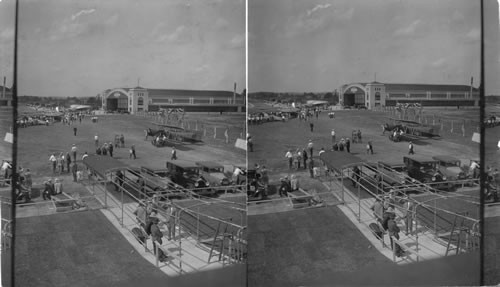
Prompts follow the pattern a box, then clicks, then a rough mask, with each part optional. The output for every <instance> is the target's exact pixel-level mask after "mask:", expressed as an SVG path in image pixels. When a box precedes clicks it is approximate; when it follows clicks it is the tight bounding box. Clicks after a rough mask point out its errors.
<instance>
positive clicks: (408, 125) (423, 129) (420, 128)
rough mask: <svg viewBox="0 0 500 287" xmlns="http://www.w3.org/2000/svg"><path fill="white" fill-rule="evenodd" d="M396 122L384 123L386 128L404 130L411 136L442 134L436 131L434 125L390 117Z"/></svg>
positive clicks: (420, 136)
mask: <svg viewBox="0 0 500 287" xmlns="http://www.w3.org/2000/svg"><path fill="white" fill-rule="evenodd" d="M389 119H391V120H392V121H393V122H395V124H392V125H391V124H388V123H386V124H384V125H383V126H384V130H386V131H393V130H394V129H396V128H397V129H398V130H403V131H404V132H405V134H406V135H407V136H409V137H410V138H414V139H418V138H433V137H439V136H440V135H439V134H438V133H436V132H435V130H436V128H435V127H434V126H432V125H425V124H422V123H419V122H415V121H409V120H400V119H395V118H389Z"/></svg>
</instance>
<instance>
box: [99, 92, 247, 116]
mask: <svg viewBox="0 0 500 287" xmlns="http://www.w3.org/2000/svg"><path fill="white" fill-rule="evenodd" d="M101 98H102V106H103V109H104V110H107V111H127V112H129V113H131V114H135V113H136V112H140V111H158V110H159V109H160V108H163V109H167V108H182V109H184V110H185V111H186V112H244V111H245V103H246V100H245V98H244V97H243V96H242V95H240V94H238V93H233V92H230V91H203V90H170V89H147V88H142V87H135V88H115V89H109V90H106V91H104V92H103V93H102V97H101Z"/></svg>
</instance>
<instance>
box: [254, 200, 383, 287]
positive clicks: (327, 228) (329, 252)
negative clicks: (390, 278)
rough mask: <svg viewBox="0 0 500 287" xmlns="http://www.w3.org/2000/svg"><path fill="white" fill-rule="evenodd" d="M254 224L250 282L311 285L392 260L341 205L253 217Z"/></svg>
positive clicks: (263, 284) (266, 284)
mask: <svg viewBox="0 0 500 287" xmlns="http://www.w3.org/2000/svg"><path fill="white" fill-rule="evenodd" d="M248 228H249V238H248V242H249V245H248V285H249V286H297V285H308V284H310V283H311V282H314V281H315V280H316V279H318V278H321V277H324V276H326V275H328V274H329V273H331V272H336V271H355V270H358V269H360V268H363V267H367V266H376V265H377V264H382V263H388V262H390V261H389V259H387V258H386V257H385V256H383V255H382V254H380V253H379V252H378V251H377V250H376V249H375V248H371V244H370V242H369V241H368V240H367V239H366V238H364V236H363V235H362V234H361V232H360V231H359V230H358V229H357V228H356V227H355V226H353V225H351V224H350V222H349V220H348V219H347V218H346V217H345V215H344V214H343V213H342V212H341V211H340V210H339V209H337V208H335V207H325V208H317V209H311V210H296V211H293V212H283V213H273V214H266V215H255V216H249V218H248ZM331 284H332V285H335V282H331Z"/></svg>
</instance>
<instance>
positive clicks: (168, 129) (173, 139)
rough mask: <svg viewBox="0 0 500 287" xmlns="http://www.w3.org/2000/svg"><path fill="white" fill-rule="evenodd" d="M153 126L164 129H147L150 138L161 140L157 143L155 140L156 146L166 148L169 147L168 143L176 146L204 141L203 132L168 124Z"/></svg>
mask: <svg viewBox="0 0 500 287" xmlns="http://www.w3.org/2000/svg"><path fill="white" fill-rule="evenodd" d="M153 124H154V125H157V126H159V127H162V128H159V129H152V128H148V129H147V133H148V136H153V137H155V140H156V139H157V138H159V140H158V141H157V142H154V141H155V140H153V145H155V146H164V145H167V144H168V143H171V144H174V145H175V144H183V143H192V142H200V141H201V140H202V139H201V137H202V132H201V131H194V130H186V129H184V128H181V127H178V126H173V125H168V124H158V123H153Z"/></svg>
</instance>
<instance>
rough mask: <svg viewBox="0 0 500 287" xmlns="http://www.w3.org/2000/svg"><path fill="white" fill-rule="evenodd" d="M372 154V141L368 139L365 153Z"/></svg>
mask: <svg viewBox="0 0 500 287" xmlns="http://www.w3.org/2000/svg"><path fill="white" fill-rule="evenodd" d="M370 153H371V154H373V146H372V142H371V141H369V142H368V143H367V144H366V154H370Z"/></svg>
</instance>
